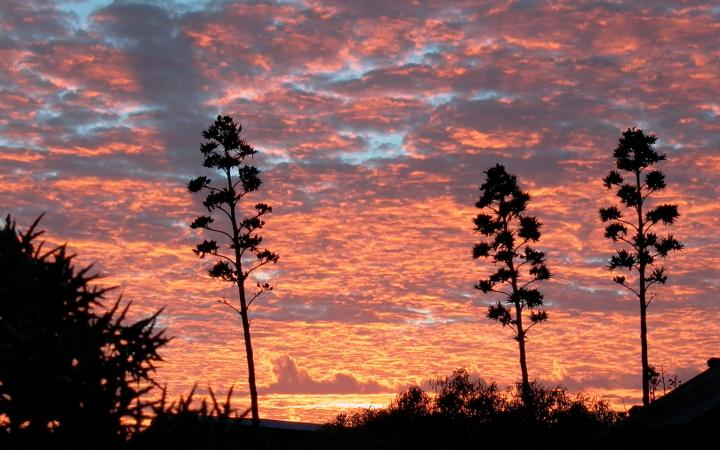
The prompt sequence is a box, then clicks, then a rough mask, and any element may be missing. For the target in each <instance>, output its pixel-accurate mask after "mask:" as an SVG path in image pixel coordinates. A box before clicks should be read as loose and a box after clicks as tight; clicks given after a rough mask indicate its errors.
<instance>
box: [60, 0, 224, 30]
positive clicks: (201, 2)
mask: <svg viewBox="0 0 720 450" xmlns="http://www.w3.org/2000/svg"><path fill="white" fill-rule="evenodd" d="M111 3H113V0H74V1H61V2H59V4H58V8H59V9H60V10H61V11H64V12H69V13H73V14H74V15H75V17H76V18H77V21H78V25H79V27H80V28H86V27H87V25H88V23H89V21H90V16H91V15H92V14H93V13H94V12H95V11H97V10H99V9H102V8H104V7H106V6H108V5H110V4H111ZM143 3H145V4H150V5H157V6H160V7H162V8H165V9H167V10H169V11H173V12H176V13H181V14H182V13H187V12H194V11H201V10H203V9H205V7H206V6H207V5H208V4H209V3H211V0H145V1H143Z"/></svg>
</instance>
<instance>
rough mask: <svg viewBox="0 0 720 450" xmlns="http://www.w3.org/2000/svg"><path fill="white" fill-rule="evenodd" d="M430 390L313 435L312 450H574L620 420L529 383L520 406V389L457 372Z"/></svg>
mask: <svg viewBox="0 0 720 450" xmlns="http://www.w3.org/2000/svg"><path fill="white" fill-rule="evenodd" d="M432 386H433V392H432V393H427V392H425V391H423V390H422V389H421V388H420V387H412V388H410V389H408V390H407V391H405V392H403V393H401V394H399V395H398V396H397V398H396V399H395V400H394V401H393V402H392V403H391V404H390V406H388V407H387V408H384V409H365V410H362V411H360V412H357V413H354V414H349V415H347V414H342V415H339V416H338V417H337V418H336V419H335V420H334V421H333V422H332V423H330V424H328V425H326V426H325V427H324V428H323V429H322V430H321V431H320V432H319V433H318V435H317V440H318V442H317V444H316V445H317V447H318V448H335V449H361V448H362V449H397V448H438V449H444V448H446V449H454V448H485V447H488V448H489V447H494V446H498V447H497V448H529V447H535V448H547V447H552V448H574V447H578V448H582V447H587V446H588V445H589V443H590V442H591V441H592V439H594V436H595V435H597V434H598V433H602V432H604V431H605V430H607V429H608V428H609V427H610V426H611V425H613V424H615V423H616V422H617V421H618V420H619V419H620V418H621V417H622V414H620V413H618V412H615V411H613V410H612V409H611V408H610V407H609V405H608V404H607V403H606V402H604V401H597V400H595V399H593V398H591V397H588V396H586V395H583V394H578V395H577V396H571V395H570V394H569V393H568V391H567V390H566V389H565V388H563V387H554V388H546V387H543V386H541V385H539V384H538V383H536V382H532V383H530V391H529V395H531V396H532V402H531V405H532V407H528V406H526V402H524V401H523V400H522V386H521V385H518V386H516V387H515V388H514V389H510V390H500V389H498V387H497V385H496V384H495V383H485V382H483V381H473V380H471V378H470V377H469V375H468V373H467V372H466V371H465V370H462V369H460V370H457V371H455V372H454V373H453V374H452V375H451V376H449V377H447V378H442V379H439V380H436V381H435V382H433V383H432ZM518 424H522V425H523V427H522V432H521V433H519V432H517V430H518V428H517V426H518Z"/></svg>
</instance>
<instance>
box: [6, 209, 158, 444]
mask: <svg viewBox="0 0 720 450" xmlns="http://www.w3.org/2000/svg"><path fill="white" fill-rule="evenodd" d="M39 220H40V218H38V219H37V220H36V221H35V222H34V223H33V224H32V226H31V227H30V228H29V229H28V230H27V231H25V232H24V233H21V232H20V231H18V230H17V229H16V226H15V222H14V221H13V220H12V218H11V217H10V216H7V218H6V219H5V223H4V224H1V225H0V447H3V448H116V447H118V446H120V445H121V444H122V443H123V442H124V440H125V439H126V438H127V436H128V434H129V432H130V431H131V430H130V427H129V423H132V421H133V419H135V420H142V419H143V417H144V411H145V410H146V409H147V408H148V407H149V406H150V403H148V402H147V401H145V400H143V398H142V396H143V395H144V394H146V393H147V392H148V391H150V389H152V387H153V384H152V383H153V380H152V378H151V373H152V372H153V371H154V365H153V364H154V362H155V361H159V360H160V359H161V358H160V356H159V355H158V353H157V351H158V349H159V348H160V347H161V346H162V345H164V344H165V343H166V342H167V341H168V339H167V338H165V337H164V336H163V331H159V332H158V331H157V330H155V322H156V319H157V316H158V314H159V311H158V312H157V313H155V314H153V315H152V316H150V317H147V318H144V319H141V320H139V321H137V322H134V323H131V324H126V323H125V322H126V321H125V319H126V315H127V312H128V308H129V306H130V304H129V303H128V304H127V305H125V306H124V307H122V308H121V307H120V300H119V299H118V300H117V301H116V302H115V303H114V305H113V306H112V307H111V308H110V309H105V308H103V304H102V303H103V298H104V295H105V294H106V293H107V292H108V290H109V289H99V288H97V287H90V286H89V285H88V283H89V282H90V281H92V280H94V279H95V278H96V277H97V276H94V275H88V271H89V270H90V267H85V268H83V269H80V270H76V269H75V268H74V267H73V265H72V263H71V260H72V256H69V255H67V254H66V251H65V246H64V245H62V246H59V247H57V248H54V249H52V250H49V251H43V250H42V243H40V244H39V245H36V242H35V240H36V238H37V237H38V236H40V235H41V234H42V232H40V231H36V228H37V224H38V222H39ZM136 425H139V423H136ZM3 444H6V445H7V446H5V445H3Z"/></svg>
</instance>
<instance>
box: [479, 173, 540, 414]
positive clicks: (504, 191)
mask: <svg viewBox="0 0 720 450" xmlns="http://www.w3.org/2000/svg"><path fill="white" fill-rule="evenodd" d="M485 173H486V174H487V178H486V180H485V183H484V184H483V185H482V186H480V191H481V194H480V199H479V200H478V201H477V203H475V206H476V207H477V208H480V209H482V210H483V212H481V213H480V214H478V215H477V217H475V221H474V223H475V231H477V232H479V233H480V234H481V235H482V236H484V237H485V238H486V240H484V241H482V242H480V243H478V244H475V246H474V247H473V252H472V253H473V258H475V259H478V258H488V259H490V260H491V261H492V262H493V263H494V264H495V267H496V270H495V272H493V273H492V274H490V276H489V277H488V278H486V279H482V280H480V281H479V282H478V283H477V284H476V285H475V287H476V288H477V289H479V290H481V291H482V292H483V293H486V294H487V293H496V294H500V295H504V296H505V297H506V298H505V301H504V302H503V301H498V302H497V303H495V304H493V305H491V306H490V307H489V308H488V312H487V316H488V317H489V318H490V319H492V320H496V321H498V322H500V324H502V326H503V327H509V328H510V329H511V330H512V331H513V333H514V334H515V340H517V342H518V346H519V350H520V370H521V373H522V386H523V390H525V391H528V392H529V387H530V381H529V378H528V370H527V361H526V357H525V342H526V340H527V332H528V330H529V329H530V328H532V327H534V326H535V325H537V324H538V323H540V322H543V321H545V320H547V318H548V314H547V312H546V311H545V309H543V308H542V306H543V294H542V293H541V292H540V291H539V290H537V288H535V287H534V286H532V285H533V284H534V283H537V282H539V281H542V280H547V279H549V278H550V271H549V270H548V268H547V267H546V266H545V253H544V252H542V251H539V250H535V249H534V248H532V247H530V245H529V243H531V242H537V241H538V240H539V239H540V227H541V223H540V221H539V220H538V219H537V217H535V216H529V215H527V214H526V213H525V210H526V208H527V204H528V201H530V195H529V194H528V193H527V192H523V191H522V190H520V188H519V187H518V184H517V179H516V177H515V176H514V175H510V174H508V173H507V172H506V171H505V167H503V166H502V165H500V164H497V165H496V166H495V167H491V168H490V169H488V170H487V171H486V172H485ZM526 313H527V317H523V316H524V315H525V314H526ZM524 318H525V319H527V320H528V321H529V322H530V323H529V325H528V324H527V322H523V319H524ZM526 399H528V400H530V397H526Z"/></svg>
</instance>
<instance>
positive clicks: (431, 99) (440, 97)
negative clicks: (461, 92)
mask: <svg viewBox="0 0 720 450" xmlns="http://www.w3.org/2000/svg"><path fill="white" fill-rule="evenodd" d="M456 97H457V94H456V93H454V92H443V93H441V94H435V95H430V96H428V97H425V103H427V104H429V105H432V106H434V107H438V106H442V105H447V104H448V103H450V102H451V101H453V100H455V98H456Z"/></svg>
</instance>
